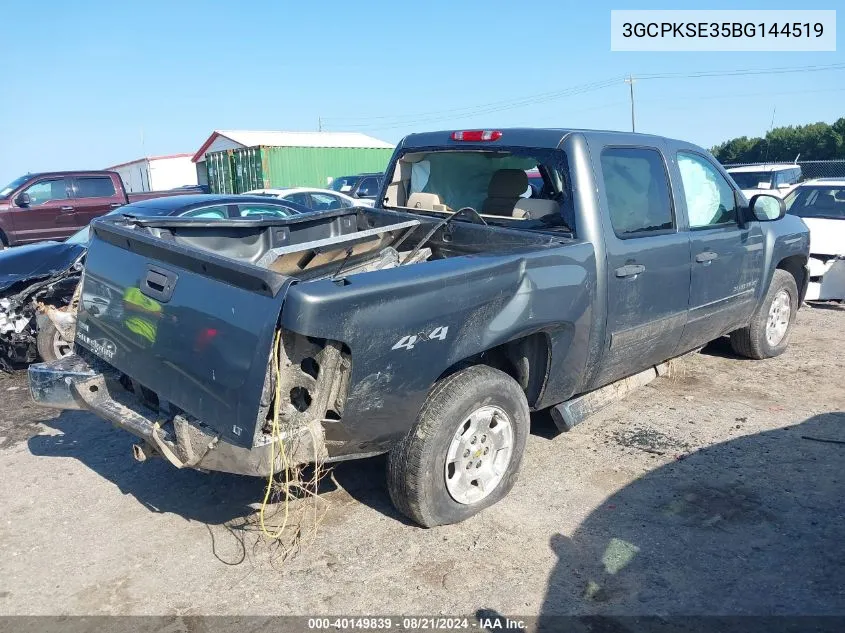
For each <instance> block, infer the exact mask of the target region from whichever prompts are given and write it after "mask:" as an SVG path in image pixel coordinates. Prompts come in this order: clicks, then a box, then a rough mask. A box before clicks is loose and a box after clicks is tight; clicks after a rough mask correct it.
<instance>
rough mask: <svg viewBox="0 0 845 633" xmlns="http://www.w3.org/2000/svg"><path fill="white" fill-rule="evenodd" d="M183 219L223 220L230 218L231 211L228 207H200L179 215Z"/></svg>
mask: <svg viewBox="0 0 845 633" xmlns="http://www.w3.org/2000/svg"><path fill="white" fill-rule="evenodd" d="M179 215H180V216H181V217H183V218H205V219H208V220H222V219H224V218H228V217H229V209H228V208H227V207H226V206H216V207H200V208H199V209H191V210H190V211H186V212H185V213H180V214H179Z"/></svg>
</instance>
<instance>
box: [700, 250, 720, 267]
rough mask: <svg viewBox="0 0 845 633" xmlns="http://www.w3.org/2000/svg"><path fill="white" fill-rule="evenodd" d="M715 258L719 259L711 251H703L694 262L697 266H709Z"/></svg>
mask: <svg viewBox="0 0 845 633" xmlns="http://www.w3.org/2000/svg"><path fill="white" fill-rule="evenodd" d="M717 257H719V254H718V253H714V252H713V251H704V252H703V253H699V254H698V255H696V256H695V261H697V262H698V263H699V264H709V263H710V262H712V261H713V260H714V259H716V258H717Z"/></svg>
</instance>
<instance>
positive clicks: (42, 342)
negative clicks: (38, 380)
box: [35, 321, 73, 362]
mask: <svg viewBox="0 0 845 633" xmlns="http://www.w3.org/2000/svg"><path fill="white" fill-rule="evenodd" d="M35 345H36V347H37V348H38V355H39V356H40V357H41V360H43V361H45V362H50V361H53V360H58V359H59V358H64V357H65V356H69V355H70V354H71V353H72V352H73V343H68V342H67V341H66V340H65V339H64V338H63V337H62V335H61V334H60V333H59V330H58V329H56V326H55V325H53V322H52V321H47V322H46V323H45V324H44V326H43V327H40V328H38V335H37V336H36V338H35Z"/></svg>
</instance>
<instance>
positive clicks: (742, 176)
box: [728, 171, 775, 189]
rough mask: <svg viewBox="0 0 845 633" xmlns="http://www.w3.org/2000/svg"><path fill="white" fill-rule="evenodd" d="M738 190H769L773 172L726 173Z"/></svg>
mask: <svg viewBox="0 0 845 633" xmlns="http://www.w3.org/2000/svg"><path fill="white" fill-rule="evenodd" d="M728 173H729V174H730V175H731V178H733V179H734V182H735V183H736V184H737V185H739V188H740V189H771V188H772V176H773V175H774V173H775V172H773V171H731V172H728Z"/></svg>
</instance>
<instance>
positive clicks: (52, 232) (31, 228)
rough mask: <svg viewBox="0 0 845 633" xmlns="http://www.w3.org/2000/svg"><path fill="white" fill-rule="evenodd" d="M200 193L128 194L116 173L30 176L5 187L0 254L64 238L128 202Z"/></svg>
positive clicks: (193, 189)
mask: <svg viewBox="0 0 845 633" xmlns="http://www.w3.org/2000/svg"><path fill="white" fill-rule="evenodd" d="M188 193H201V189H200V188H199V187H183V188H182V189H173V190H171V191H149V192H144V193H132V194H127V193H126V190H125V189H124V188H123V182H122V181H121V179H120V176H119V175H118V173H117V172H114V171H54V172H43V173H38V174H27V175H26V176H21V177H20V178H18V179H17V180H14V181H12V182H11V183H9V185H8V186H6V187H3V189H0V250H2V249H3V248H6V247H7V246H16V245H18V244H27V243H29V242H40V241H41V240H63V239H65V238H66V237H70V236H71V235H73V234H74V233H76V232H77V231H78V230H79V229H81V228H82V227H83V226H86V225H87V224H88V223H89V222H90V221H91V220H93V219H94V218H96V217H99V216H101V215H103V214H105V213H108V212H109V211H111V210H112V209H114V208H116V207H120V206H123V205H124V204H127V203H129V202H137V201H138V200H145V199H147V198H157V197H160V196H178V195H182V194H188Z"/></svg>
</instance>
